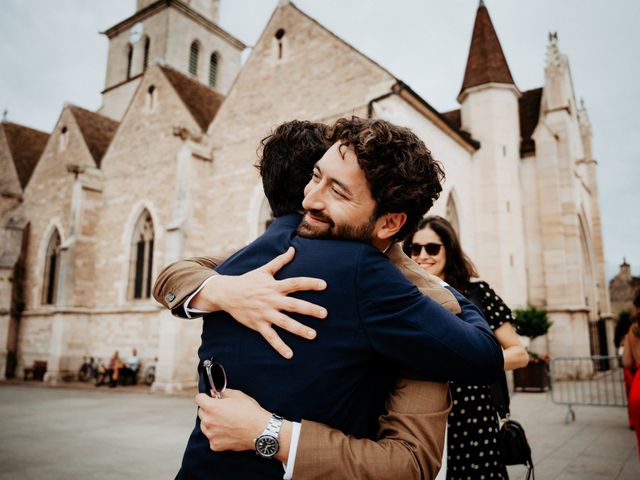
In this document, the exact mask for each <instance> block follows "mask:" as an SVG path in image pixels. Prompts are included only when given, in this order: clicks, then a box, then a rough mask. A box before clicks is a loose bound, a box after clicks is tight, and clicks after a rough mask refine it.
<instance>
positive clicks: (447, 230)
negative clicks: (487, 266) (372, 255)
mask: <svg viewBox="0 0 640 480" xmlns="http://www.w3.org/2000/svg"><path fill="white" fill-rule="evenodd" d="M427 227H428V228H430V229H431V230H433V231H434V232H435V233H436V234H437V235H438V236H439V237H440V240H442V244H443V245H444V248H445V253H446V256H447V260H446V262H445V265H444V280H445V282H447V283H448V284H449V285H451V286H452V287H453V288H455V289H456V290H458V291H460V292H463V293H464V292H465V291H466V290H467V288H468V287H469V280H470V279H471V277H477V276H478V272H477V271H476V267H475V266H474V265H473V262H472V261H471V260H470V259H469V257H467V255H466V254H465V253H464V252H463V251H462V247H461V246H460V240H459V239H458V234H457V233H456V231H455V230H454V229H453V227H452V226H451V224H450V223H449V222H448V221H447V220H446V219H444V218H442V217H439V216H429V217H426V218H424V219H422V221H421V222H420V223H419V224H418V228H417V229H416V230H415V231H414V232H413V233H412V234H411V235H408V236H407V237H406V238H405V240H404V244H403V246H402V249H403V250H404V253H406V254H407V255H408V256H411V243H412V242H413V236H414V235H415V234H416V232H418V231H419V230H422V229H423V228H427Z"/></svg>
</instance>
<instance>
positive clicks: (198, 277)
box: [153, 257, 223, 318]
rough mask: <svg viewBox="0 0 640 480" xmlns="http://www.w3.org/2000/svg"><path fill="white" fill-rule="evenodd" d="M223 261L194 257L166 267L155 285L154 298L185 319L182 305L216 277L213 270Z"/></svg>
mask: <svg viewBox="0 0 640 480" xmlns="http://www.w3.org/2000/svg"><path fill="white" fill-rule="evenodd" d="M222 261H223V259H221V258H213V257H193V258H188V259H186V260H179V261H177V262H173V263H171V264H169V265H168V266H166V267H165V268H164V269H163V270H162V272H160V275H158V278H157V279H156V283H155V284H154V285H153V298H155V299H156V301H157V302H158V303H160V304H162V305H163V306H164V307H166V308H169V309H170V310H171V313H173V314H174V315H176V316H178V317H182V318H185V314H184V309H183V308H182V304H183V303H184V301H185V300H186V299H187V298H188V297H189V295H191V294H192V293H193V292H194V291H195V290H196V289H197V288H198V287H199V286H200V285H201V284H202V282H204V281H205V280H206V279H207V278H209V277H210V276H211V275H216V272H215V271H214V270H213V269H214V268H216V267H217V266H218V265H219V264H220V263H222Z"/></svg>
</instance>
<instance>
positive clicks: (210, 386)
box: [202, 359, 227, 398]
mask: <svg viewBox="0 0 640 480" xmlns="http://www.w3.org/2000/svg"><path fill="white" fill-rule="evenodd" d="M202 378H203V380H204V385H205V388H206V389H205V393H206V394H207V395H209V396H210V397H213V398H222V392H224V390H225V388H227V374H226V372H225V371H224V367H223V366H222V364H220V363H218V362H214V361H213V359H211V360H205V361H203V362H202Z"/></svg>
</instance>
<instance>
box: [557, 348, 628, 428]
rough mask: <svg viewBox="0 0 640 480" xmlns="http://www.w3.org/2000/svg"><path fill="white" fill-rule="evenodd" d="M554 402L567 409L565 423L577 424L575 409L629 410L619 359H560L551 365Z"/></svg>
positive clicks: (607, 357) (594, 357) (597, 356)
mask: <svg viewBox="0 0 640 480" xmlns="http://www.w3.org/2000/svg"><path fill="white" fill-rule="evenodd" d="M550 373H551V400H552V401H553V403H556V404H558V405H566V406H567V413H566V414H565V417H564V423H565V424H567V423H569V422H570V421H575V419H576V414H575V412H574V411H573V406H575V405H597V406H603V407H626V406H627V394H626V392H625V388H624V371H623V368H622V363H621V361H620V357H617V356H600V355H596V356H592V357H558V358H556V359H554V360H552V361H551V372H550Z"/></svg>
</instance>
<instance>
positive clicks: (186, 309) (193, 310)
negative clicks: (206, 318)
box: [183, 274, 219, 318]
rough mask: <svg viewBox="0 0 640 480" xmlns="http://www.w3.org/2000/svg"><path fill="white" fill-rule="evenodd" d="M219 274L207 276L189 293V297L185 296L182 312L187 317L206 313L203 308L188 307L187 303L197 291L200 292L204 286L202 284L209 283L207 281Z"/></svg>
mask: <svg viewBox="0 0 640 480" xmlns="http://www.w3.org/2000/svg"><path fill="white" fill-rule="evenodd" d="M218 276H219V275H217V274H216V275H211V276H210V277H209V278H207V279H206V280H205V281H204V282H202V283H201V284H200V286H199V287H198V288H197V289H196V291H195V292H193V293H192V294H191V295H189V297H187V300H186V301H185V302H184V303H183V306H184V314H185V315H186V316H187V318H196V317H201V316H203V315H205V314H207V313H210V312H207V311H205V310H198V309H197V308H189V304H190V303H191V300H193V297H195V296H196V295H197V294H198V293H200V290H202V289H203V288H204V286H205V285H206V284H207V283H209V281H210V280H211V279H212V278H215V277H218Z"/></svg>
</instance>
